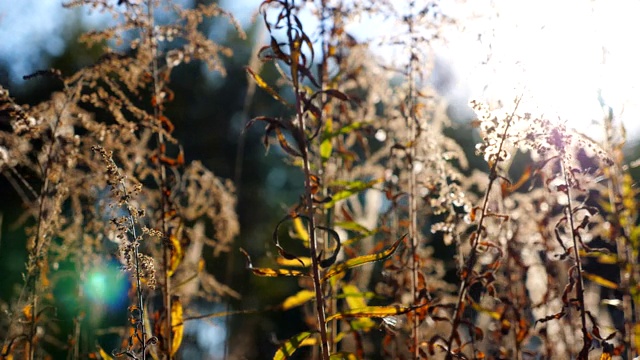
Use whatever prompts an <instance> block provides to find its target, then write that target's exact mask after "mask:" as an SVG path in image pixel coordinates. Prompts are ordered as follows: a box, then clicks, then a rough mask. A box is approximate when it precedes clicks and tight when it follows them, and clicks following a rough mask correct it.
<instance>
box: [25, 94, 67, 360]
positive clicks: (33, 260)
mask: <svg viewBox="0 0 640 360" xmlns="http://www.w3.org/2000/svg"><path fill="white" fill-rule="evenodd" d="M65 90H66V86H65ZM67 104H69V101H68V100H67V101H65V102H64V104H63V106H62V109H61V110H60V111H59V112H57V114H56V120H55V122H54V124H53V129H52V130H51V134H52V139H51V146H50V147H49V151H48V152H47V161H46V163H45V165H44V168H43V169H42V173H43V178H44V182H43V183H42V186H41V188H40V197H39V200H38V202H39V204H38V205H39V209H38V225H37V227H36V234H35V238H34V244H33V249H32V251H31V254H30V264H29V275H28V276H27V280H26V281H27V284H29V283H30V282H33V284H32V285H31V326H30V330H29V331H30V333H29V357H28V358H29V360H33V359H34V357H35V350H36V349H35V344H34V338H35V336H36V334H37V325H38V324H37V322H36V319H37V316H38V296H37V286H36V283H37V282H38V275H39V273H40V267H41V266H42V264H43V263H45V261H44V259H40V257H41V256H42V254H41V253H42V247H43V246H44V239H41V237H42V231H43V229H42V226H43V224H42V223H43V220H44V213H45V210H46V209H45V200H46V196H47V194H48V193H49V185H50V182H49V171H50V170H51V166H52V163H53V149H54V148H55V147H56V136H57V135H56V134H57V132H58V127H59V126H60V122H61V118H62V113H63V111H64V109H65V108H66V106H67ZM41 240H42V241H41Z"/></svg>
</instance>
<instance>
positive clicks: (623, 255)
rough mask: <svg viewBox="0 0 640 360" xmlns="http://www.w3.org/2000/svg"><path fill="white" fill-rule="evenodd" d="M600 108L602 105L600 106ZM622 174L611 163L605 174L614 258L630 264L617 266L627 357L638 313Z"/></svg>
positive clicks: (608, 125)
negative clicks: (613, 228) (623, 213)
mask: <svg viewBox="0 0 640 360" xmlns="http://www.w3.org/2000/svg"><path fill="white" fill-rule="evenodd" d="M603 107H604V106H603ZM606 108H607V109H606V110H608V111H607V114H605V119H604V127H605V129H604V130H605V133H606V136H605V149H606V151H608V152H609V153H610V154H612V155H614V156H616V154H615V150H614V146H613V134H612V132H613V114H612V110H611V108H609V107H606ZM622 176H623V174H622V171H621V169H620V166H619V165H618V164H614V165H613V166H611V167H609V176H608V179H607V180H608V182H607V186H608V190H609V191H608V193H609V204H610V206H611V209H612V211H611V214H610V216H611V218H612V220H613V223H614V224H615V226H617V227H618V230H619V231H620V234H619V235H618V234H616V238H615V241H616V249H617V254H618V259H619V263H620V264H630V269H632V270H627V269H625V267H624V266H621V267H620V290H621V291H622V312H623V314H624V315H625V316H624V325H623V326H624V332H623V341H624V345H625V347H624V348H625V349H626V353H627V359H631V358H632V357H633V347H634V346H635V342H634V341H632V340H631V334H632V332H633V324H635V323H636V321H637V319H638V318H640V316H639V315H638V313H637V307H636V311H634V306H633V305H634V304H633V299H632V297H631V294H630V292H629V284H630V283H636V281H635V279H637V277H636V276H635V271H634V270H633V269H636V268H637V267H636V261H635V257H634V256H633V255H632V254H631V253H630V251H632V246H631V241H630V239H629V234H630V233H631V229H630V227H629V225H630V224H632V223H633V220H632V219H627V221H625V222H624V225H623V224H622V222H621V221H620V220H621V219H620V217H621V211H619V209H621V207H623V205H622V200H623V199H622V196H623V195H622V190H621V185H620V181H619V179H620V178H621V177H622Z"/></svg>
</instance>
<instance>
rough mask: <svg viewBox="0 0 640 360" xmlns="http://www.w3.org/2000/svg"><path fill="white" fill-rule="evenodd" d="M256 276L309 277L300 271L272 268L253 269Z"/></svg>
mask: <svg viewBox="0 0 640 360" xmlns="http://www.w3.org/2000/svg"><path fill="white" fill-rule="evenodd" d="M251 271H253V274H254V275H258V276H265V277H279V276H309V274H307V273H305V272H302V271H299V270H289V269H271V268H251Z"/></svg>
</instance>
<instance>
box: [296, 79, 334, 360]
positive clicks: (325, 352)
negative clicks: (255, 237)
mask: <svg viewBox="0 0 640 360" xmlns="http://www.w3.org/2000/svg"><path fill="white" fill-rule="evenodd" d="M295 91H296V112H297V114H296V117H297V121H298V131H300V132H301V134H302V136H303V137H304V133H305V125H304V119H303V118H302V109H301V101H300V94H299V89H295ZM301 150H302V151H301V153H302V160H303V163H304V177H305V178H304V189H305V194H304V198H305V207H306V210H307V214H306V215H307V217H308V218H309V225H308V226H309V251H310V253H311V275H312V277H313V288H314V290H315V298H316V311H317V313H318V328H319V331H320V341H321V344H320V345H321V348H322V359H323V360H328V359H329V342H328V340H327V339H328V337H327V325H326V321H325V309H324V294H323V290H322V283H321V282H320V279H321V273H320V263H319V261H318V258H317V254H318V251H317V248H318V239H317V237H316V230H315V229H316V223H315V214H314V212H315V209H314V206H313V190H312V186H313V184H312V181H311V177H312V174H311V167H310V164H309V155H308V152H307V149H306V148H302V149H301Z"/></svg>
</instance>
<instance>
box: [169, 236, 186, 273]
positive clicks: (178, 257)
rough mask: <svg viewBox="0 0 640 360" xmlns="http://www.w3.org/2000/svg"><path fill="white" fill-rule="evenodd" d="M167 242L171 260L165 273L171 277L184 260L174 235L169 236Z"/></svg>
mask: <svg viewBox="0 0 640 360" xmlns="http://www.w3.org/2000/svg"><path fill="white" fill-rule="evenodd" d="M169 242H170V243H171V259H170V260H169V268H168V269H167V273H168V275H169V276H172V275H173V274H174V273H175V271H176V269H177V268H178V265H180V262H181V261H182V259H183V258H184V251H183V249H182V245H181V244H180V240H178V237H177V236H176V234H171V235H170V236H169Z"/></svg>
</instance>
